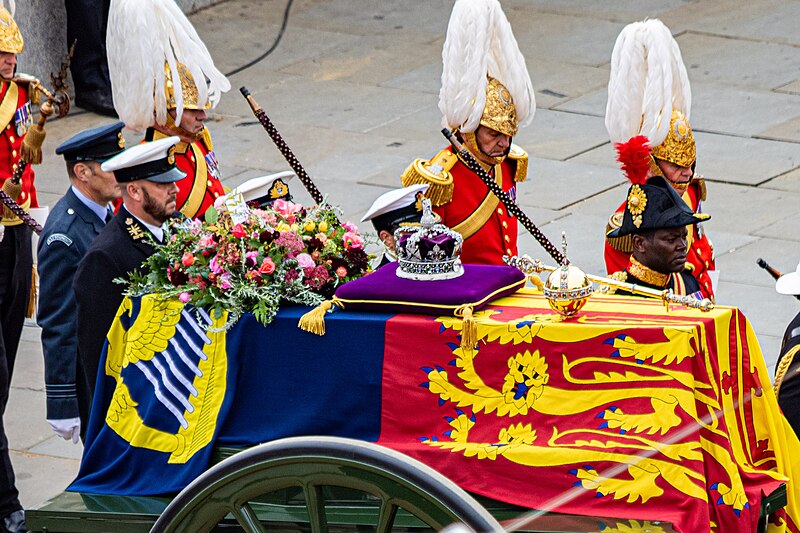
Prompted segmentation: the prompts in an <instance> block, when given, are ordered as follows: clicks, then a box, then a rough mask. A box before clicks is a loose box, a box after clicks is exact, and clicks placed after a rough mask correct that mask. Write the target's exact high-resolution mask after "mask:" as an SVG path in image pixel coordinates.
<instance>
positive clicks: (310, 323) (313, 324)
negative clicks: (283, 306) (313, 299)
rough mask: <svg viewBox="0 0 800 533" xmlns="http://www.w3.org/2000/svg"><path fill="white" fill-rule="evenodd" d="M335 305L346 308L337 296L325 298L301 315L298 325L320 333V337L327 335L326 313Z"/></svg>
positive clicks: (306, 329) (316, 333)
mask: <svg viewBox="0 0 800 533" xmlns="http://www.w3.org/2000/svg"><path fill="white" fill-rule="evenodd" d="M334 305H336V306H339V307H341V308H342V309H344V306H343V305H342V303H341V302H340V301H339V300H337V299H336V297H334V298H333V300H325V301H324V302H322V303H321V304H319V305H318V306H316V307H315V308H314V309H312V310H311V311H309V312H308V313H306V314H304V315H303V316H301V317H300V322H298V323H297V327H298V328H300V329H302V330H303V331H307V332H309V333H313V334H314V335H319V336H320V337H321V336H322V335H325V313H327V312H328V311H330V310H331V308H332V307H333V306H334Z"/></svg>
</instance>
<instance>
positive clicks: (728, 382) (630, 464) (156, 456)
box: [71, 291, 800, 532]
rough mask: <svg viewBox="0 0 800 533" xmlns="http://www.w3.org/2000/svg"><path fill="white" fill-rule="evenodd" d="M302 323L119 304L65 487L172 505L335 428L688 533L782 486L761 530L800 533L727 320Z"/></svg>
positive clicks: (750, 526) (780, 463) (585, 511)
mask: <svg viewBox="0 0 800 533" xmlns="http://www.w3.org/2000/svg"><path fill="white" fill-rule="evenodd" d="M305 311H306V309H303V308H287V309H284V310H282V311H281V312H280V313H279V314H278V316H277V318H276V319H275V321H274V322H273V323H272V324H271V325H269V326H267V327H263V326H261V325H259V324H258V323H257V322H256V320H255V319H254V318H253V317H252V316H249V315H246V316H244V317H242V318H241V319H240V320H239V321H238V322H237V323H236V324H235V325H234V326H233V327H231V328H230V329H227V330H226V329H225V328H224V327H223V325H224V322H225V317H219V318H218V319H216V320H215V319H214V318H213V317H209V316H207V315H205V314H204V313H203V312H202V311H200V312H198V311H196V310H190V309H186V308H184V307H183V304H181V303H179V302H176V301H164V300H158V299H155V298H153V297H145V298H142V299H133V300H126V301H125V302H124V303H123V305H122V307H121V308H120V311H119V313H118V317H117V320H116V321H115V323H114V326H113V327H112V329H111V331H110V332H109V336H108V344H107V350H106V354H105V358H104V363H103V367H104V372H103V376H102V377H101V378H100V379H99V380H98V391H97V393H96V395H97V396H96V397H97V398H98V400H97V401H96V402H95V404H94V406H93V412H92V419H91V423H90V428H89V434H88V436H87V442H86V448H85V452H84V458H83V462H82V465H81V471H80V474H79V477H78V479H77V480H76V481H75V482H74V483H73V485H72V487H71V490H78V491H82V492H91V493H104V494H108V493H110V494H139V495H145V494H162V493H170V492H176V491H178V490H180V489H181V488H182V487H183V486H185V485H186V484H187V483H189V482H190V481H191V480H192V479H193V478H194V477H196V476H197V475H199V474H200V473H201V472H202V471H203V470H204V469H205V468H207V467H208V465H209V461H210V457H211V450H212V447H213V446H214V445H222V444H224V445H240V446H248V445H253V444H257V443H260V442H264V441H267V440H273V439H277V438H281V437H287V436H296V435H315V434H317V435H335V436H344V437H352V438H358V439H362V440H366V441H373V442H374V441H377V442H378V443H379V444H382V445H385V446H387V447H390V448H393V449H396V450H399V451H401V452H404V453H406V454H408V455H410V456H412V457H414V458H416V459H418V460H421V461H422V462H424V463H426V464H428V465H429V466H431V467H433V468H435V469H437V470H439V471H440V472H442V473H443V474H445V475H446V476H448V477H450V478H451V479H453V480H454V481H455V482H456V483H457V484H459V485H460V486H461V487H462V488H464V489H466V490H468V491H470V492H473V493H477V494H481V495H485V496H488V497H491V498H494V499H497V500H501V501H505V502H508V503H513V504H517V505H522V506H525V507H530V508H533V509H542V510H548V511H556V512H563V513H575V514H580V515H588V516H599V517H617V518H626V519H630V520H632V521H633V522H631V523H634V522H635V523H637V524H651V525H652V524H653V522H654V521H666V522H670V523H671V524H672V525H673V527H674V528H675V529H676V530H677V531H683V532H694V531H708V530H711V531H719V532H727V531H755V530H756V527H757V522H758V518H759V514H760V508H761V502H762V499H763V498H764V497H765V496H766V495H769V494H771V493H773V492H774V491H776V490H779V488H780V487H781V486H782V485H783V484H784V483H786V485H787V487H786V488H787V491H788V500H789V505H788V506H787V508H786V509H785V510H781V511H779V512H777V513H773V514H772V515H771V517H770V523H769V525H768V531H771V532H779V531H792V532H797V531H798V527H797V520H798V508H797V502H798V501H800V494H798V491H797V489H796V488H795V486H794V485H793V484H792V483H791V482H790V480H791V479H795V478H796V477H797V476H798V475H800V466H799V465H798V464H797V461H798V458H799V457H800V442H798V440H797V437H796V436H795V435H794V433H793V432H792V431H791V428H790V427H789V426H788V424H787V423H786V421H785V419H784V418H783V417H782V415H781V414H780V413H779V411H778V407H777V402H776V399H775V396H774V394H773V392H772V389H771V387H770V384H769V379H768V374H767V371H766V368H765V366H764V362H763V358H762V356H761V353H760V351H759V348H758V343H757V341H756V339H755V336H754V334H753V331H752V328H751V327H750V325H749V323H748V322H747V320H746V318H745V317H744V316H743V315H742V314H741V313H740V312H739V311H738V310H736V309H733V308H723V307H719V308H717V309H715V310H714V311H712V312H710V313H701V312H699V311H695V310H686V309H683V308H681V307H679V306H678V307H674V308H673V309H672V310H671V311H670V312H669V313H667V312H665V311H664V308H663V305H662V304H661V303H660V302H658V301H654V300H647V299H641V298H630V297H623V296H604V297H603V296H593V297H592V299H591V300H590V301H589V303H588V304H587V306H586V307H584V309H583V311H582V312H581V314H580V315H579V316H577V317H574V318H563V317H561V316H560V315H558V314H556V313H554V312H553V311H552V310H551V309H550V308H549V306H548V304H547V302H546V300H544V298H543V297H542V296H541V295H540V294H538V293H534V292H532V291H520V292H519V293H517V294H516V295H514V296H511V297H508V298H503V299H501V300H498V301H496V302H494V304H492V305H490V306H488V307H487V308H485V309H484V310H482V311H480V312H477V313H475V316H474V320H475V323H476V326H477V337H478V343H477V345H476V346H475V347H469V346H467V347H462V346H461V344H462V343H461V338H460V332H461V327H462V322H461V320H460V319H457V318H452V317H439V318H436V317H424V316H418V315H408V314H380V313H355V312H344V311H341V310H340V311H337V312H335V313H332V314H329V315H328V317H327V318H326V329H327V333H326V334H325V335H324V336H323V337H318V336H315V335H312V334H309V333H305V332H303V331H301V330H299V329H298V328H297V320H298V318H299V316H300V315H302V314H303V313H304V312H305ZM631 527H632V526H631ZM648 527H650V526H648Z"/></svg>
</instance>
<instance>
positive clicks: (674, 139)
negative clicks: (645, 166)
mask: <svg viewBox="0 0 800 533" xmlns="http://www.w3.org/2000/svg"><path fill="white" fill-rule="evenodd" d="M652 154H653V157H655V158H656V159H663V160H665V161H669V162H670V163H673V164H675V165H678V166H679V167H691V166H692V165H693V164H694V162H695V159H697V148H696V146H695V143H694V135H692V127H691V126H690V125H689V120H688V119H687V118H686V116H685V115H684V114H683V113H681V112H680V111H677V110H675V109H673V110H672V119H671V120H670V123H669V132H668V133H667V138H666V139H664V142H662V143H661V144H659V145H658V146H656V147H655V148H653V149H652ZM660 173H661V172H659V174H660Z"/></svg>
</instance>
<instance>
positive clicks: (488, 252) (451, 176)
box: [401, 145, 528, 265]
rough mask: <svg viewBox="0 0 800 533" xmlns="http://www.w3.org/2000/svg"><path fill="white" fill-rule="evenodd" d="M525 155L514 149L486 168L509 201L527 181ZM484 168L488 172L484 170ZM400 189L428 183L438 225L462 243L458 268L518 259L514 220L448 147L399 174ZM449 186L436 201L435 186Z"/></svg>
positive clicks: (514, 147)
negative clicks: (443, 184)
mask: <svg viewBox="0 0 800 533" xmlns="http://www.w3.org/2000/svg"><path fill="white" fill-rule="evenodd" d="M527 164H528V154H527V153H525V152H524V151H523V150H522V149H521V148H519V147H518V146H516V145H512V147H511V150H510V153H509V155H508V157H506V158H505V159H504V160H503V162H502V163H500V164H498V165H493V166H491V167H489V168H488V170H487V171H488V172H489V175H490V176H491V177H492V178H494V180H495V183H497V184H498V185H499V186H500V187H502V189H503V191H505V192H506V193H507V194H508V195H509V196H510V197H511V198H512V199H514V200H515V199H516V184H517V182H521V181H524V180H525V178H526V175H527ZM484 168H486V166H484ZM401 179H402V183H403V185H404V186H408V185H410V184H412V183H432V185H431V188H430V189H429V190H428V193H426V196H429V197H430V198H431V201H432V203H433V205H434V211H435V212H436V213H437V214H438V215H439V216H441V217H442V223H443V224H445V225H446V226H447V227H449V228H451V229H452V230H454V231H457V232H459V233H460V234H461V236H462V237H463V238H464V245H463V248H462V252H461V262H462V263H465V264H486V265H503V264H505V263H504V262H503V256H504V255H508V256H514V255H518V253H517V219H516V217H514V216H513V215H511V214H510V213H509V212H508V210H507V209H506V207H505V206H504V205H503V204H502V203H501V202H500V200H499V199H498V198H497V197H496V196H495V195H494V193H492V192H491V191H490V190H489V188H488V187H487V186H486V184H485V183H484V182H483V181H482V180H481V179H480V178H479V177H478V175H477V174H475V173H474V172H473V171H472V170H470V169H469V167H468V166H467V165H466V163H464V162H463V161H461V159H460V156H458V155H457V154H455V153H453V149H452V147H447V148H445V149H444V150H442V151H441V152H439V153H438V154H437V155H436V156H435V157H434V158H433V159H431V160H430V161H422V160H417V161H415V162H414V163H412V164H411V165H410V166H409V167H408V169H406V171H405V172H404V173H403V176H402V178H401ZM446 180H451V183H452V186H451V187H450V191H448V193H446V194H445V195H443V196H441V197H440V196H439V195H438V193H437V191H436V188H437V187H436V184H437V182H438V183H442V182H444V181H446Z"/></svg>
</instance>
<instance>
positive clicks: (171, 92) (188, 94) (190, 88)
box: [164, 61, 211, 109]
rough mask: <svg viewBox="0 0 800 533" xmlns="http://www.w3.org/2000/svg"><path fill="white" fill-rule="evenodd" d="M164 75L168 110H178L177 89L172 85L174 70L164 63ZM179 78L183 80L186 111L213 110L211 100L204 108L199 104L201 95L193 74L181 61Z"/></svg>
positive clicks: (207, 101)
mask: <svg viewBox="0 0 800 533" xmlns="http://www.w3.org/2000/svg"><path fill="white" fill-rule="evenodd" d="M164 75H165V76H166V81H165V82H164V93H165V95H166V97H167V109H176V108H177V107H178V105H177V104H176V103H175V87H174V85H173V83H172V70H171V69H170V68H169V64H168V63H164ZM178 77H179V78H180V79H181V92H182V93H183V108H184V109H211V102H210V101H209V100H206V103H205V104H203V105H202V106H201V105H200V103H199V102H198V100H199V95H198V93H197V86H196V85H195V83H194V78H193V77H192V73H191V72H189V69H188V68H186V65H184V64H183V63H181V62H180V61H179V62H178Z"/></svg>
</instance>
